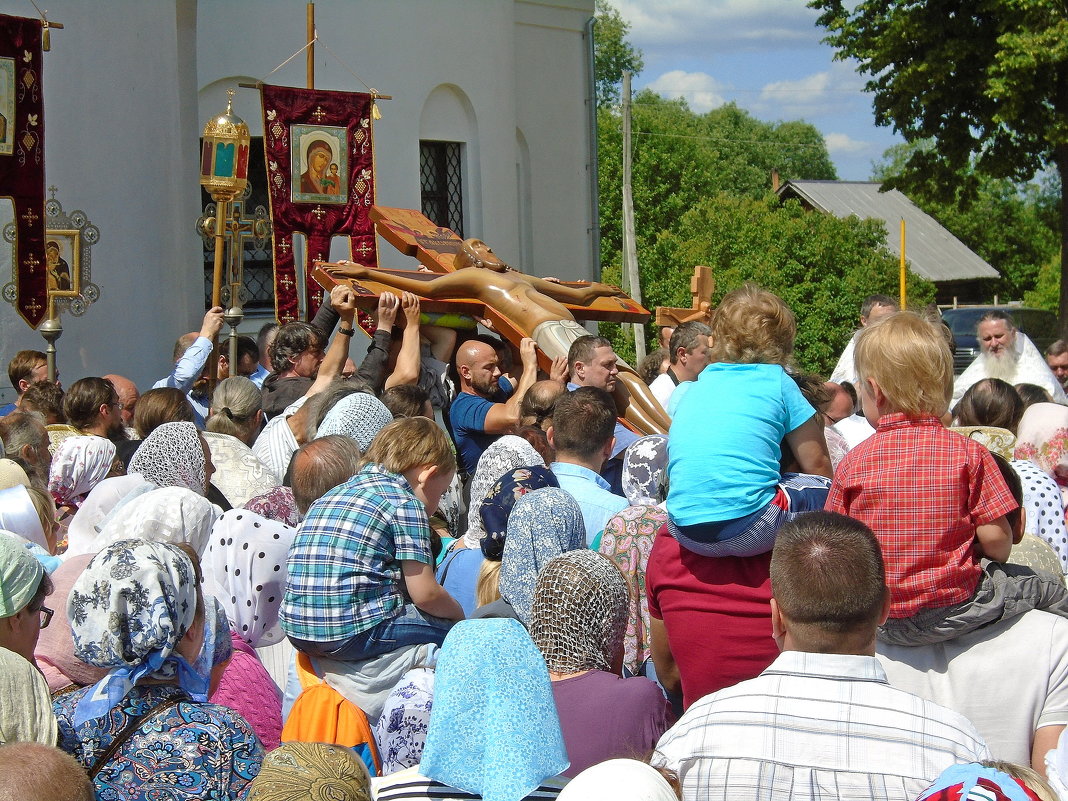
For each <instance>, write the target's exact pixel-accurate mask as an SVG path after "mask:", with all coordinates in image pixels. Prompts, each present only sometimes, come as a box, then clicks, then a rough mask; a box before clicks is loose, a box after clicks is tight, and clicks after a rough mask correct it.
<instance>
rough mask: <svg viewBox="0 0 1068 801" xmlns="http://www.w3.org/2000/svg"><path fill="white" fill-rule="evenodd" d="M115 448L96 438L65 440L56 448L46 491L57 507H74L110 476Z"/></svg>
mask: <svg viewBox="0 0 1068 801" xmlns="http://www.w3.org/2000/svg"><path fill="white" fill-rule="evenodd" d="M114 462H115V444H114V443H113V442H111V441H110V440H107V439H104V438H103V437H97V436H93V435H90V436H77V437H68V438H67V439H65V440H63V442H61V443H60V444H59V446H58V447H57V448H56V453H55V455H54V456H53V457H52V468H51V470H50V471H49V473H48V489H49V491H50V492H51V493H52V494H53V495H54V496H55V497H56V500H57V501H58V502H59V503H67V504H77V503H78V502H80V501H81V500H82V498H84V497H85V496H86V495H88V494H89V492H90V491H91V490H92V489H93V487H95V486H96V485H97V484H99V483H100V482H101V481H103V480H104V478H105V477H106V476H107V474H108V473H109V472H111V466H112V464H113V463H114Z"/></svg>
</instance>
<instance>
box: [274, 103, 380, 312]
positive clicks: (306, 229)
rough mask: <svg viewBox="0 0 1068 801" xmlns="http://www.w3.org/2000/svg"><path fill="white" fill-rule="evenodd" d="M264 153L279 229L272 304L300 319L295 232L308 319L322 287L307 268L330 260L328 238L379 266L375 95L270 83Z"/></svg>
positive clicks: (361, 260) (354, 258)
mask: <svg viewBox="0 0 1068 801" xmlns="http://www.w3.org/2000/svg"><path fill="white" fill-rule="evenodd" d="M261 98H262V102H263V149H264V155H265V156H266V162H267V182H268V184H269V186H268V189H269V190H270V192H269V196H270V201H271V222H272V224H273V226H274V303H275V313H276V314H277V316H278V321H279V322H281V323H287V322H290V321H293V320H296V319H297V312H298V301H297V298H298V294H297V287H298V285H299V279H298V277H297V271H296V264H295V262H294V258H293V234H294V233H303V234H304V235H305V237H307V248H306V251H305V252H306V263H305V264H304V265H303V267H304V268H305V269H304V270H303V273H304V286H305V292H306V295H307V298H308V304H307V305H308V309H307V312H308V316H309V317H311V315H313V314H314V313H315V310H316V308H317V307H318V293H319V292H320V291H321V289H320V287H319V285H318V284H317V283H316V282H315V281H314V280H313V279H312V278H311V275H310V272H311V271H310V270H308V269H307V266H308V263H310V262H311V261H314V260H315V259H323V260H328V259H329V257H330V239H331V237H334V236H347V237H348V239H349V258H350V259H351V260H352V261H355V262H359V263H360V264H365V265H367V266H369V267H377V266H378V252H377V245H376V242H375V229H374V224H373V223H372V221H371V218H370V211H371V206H373V205H374V202H375V194H374V155H373V152H372V143H371V139H372V124H371V95H369V94H362V93H357V92H321V91H317V90H313V89H294V88H292V87H288V86H268V85H266V84H265V85H264V86H263V88H262V92H261Z"/></svg>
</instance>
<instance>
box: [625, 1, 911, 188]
mask: <svg viewBox="0 0 1068 801" xmlns="http://www.w3.org/2000/svg"><path fill="white" fill-rule="evenodd" d="M610 2H611V3H612V4H613V5H614V6H615V7H616V8H617V9H618V10H619V12H620V14H621V15H622V16H623V18H624V19H625V20H627V22H629V23H630V26H631V28H630V34H629V37H628V38H629V40H630V42H631V44H633V45H634V46H636V47H638V48H640V49H641V51H642V55H643V57H644V59H645V68H644V69H643V70H642V72H641V74H639V75H638V76H637V77H636V78H635V81H634V88H635V90H637V89H641V88H644V87H649V88H651V89H654V90H656V91H657V92H659V93H660V94H662V95H665V96H668V97H684V98H685V99H686V101H687V102H688V103H689V104H690V108H692V109H693V110H695V111H698V112H704V111H708V110H709V109H711V108H714V107H716V106H718V105H720V104H722V103H724V102H730V101H733V102H735V103H737V104H738V105H739V106H741V107H742V108H744V109H746V110H747V111H749V112H750V113H751V114H753V115H754V116H755V117H757V118H759V119H762V120H766V121H769V122H774V121H777V120H797V119H802V120H804V121H805V122H808V123H811V124H812V125H814V126H815V127H816V128H817V129H818V130H819V131H820V132H821V133H822V134H823V136H824V139H825V140H826V142H827V149H828V151H829V152H830V155H831V159H832V160H833V161H834V164H835V168H836V169H837V170H838V177H839V178H840V179H842V180H850V181H863V180H867V179H868V178H869V177H870V175H871V165H872V162H873V161H877V160H878V159H879V158H880V157H881V156H882V154H883V151H884V150H886V148H888V147H890V146H891V145H894V144H897V143H899V142H901V141H903V140H902V139H901V137H899V136H898V135H897V134H895V133H894V132H893V130H892V129H891V128H880V127H877V126H876V125H875V118H874V115H873V113H872V103H871V96H870V95H869V94H866V93H865V92H864V91H863V86H864V78H863V76H861V75H858V74H857V73H856V72H855V71H854V64H852V63H847V62H840V61H834V60H833V56H834V50H833V49H832V48H831V47H830V46H829V45H826V44H823V43H822V42H821V41H820V40H821V39H822V37H823V35H824V31H823V29H822V28H819V27H817V26H816V16H817V14H816V12H815V11H813V10H811V9H809V8H806V6H805V3H804V2H803V0H610Z"/></svg>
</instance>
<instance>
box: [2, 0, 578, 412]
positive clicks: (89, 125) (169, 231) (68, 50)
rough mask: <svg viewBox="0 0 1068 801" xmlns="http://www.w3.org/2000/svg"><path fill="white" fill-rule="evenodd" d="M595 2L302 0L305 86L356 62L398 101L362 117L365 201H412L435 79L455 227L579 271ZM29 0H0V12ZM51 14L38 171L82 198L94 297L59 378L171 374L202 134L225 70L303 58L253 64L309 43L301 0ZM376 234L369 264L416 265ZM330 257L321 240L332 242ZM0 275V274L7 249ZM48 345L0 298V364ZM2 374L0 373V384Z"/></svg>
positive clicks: (545, 267) (62, 194)
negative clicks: (447, 130) (447, 139)
mask: <svg viewBox="0 0 1068 801" xmlns="http://www.w3.org/2000/svg"><path fill="white" fill-rule="evenodd" d="M593 5H594V3H593V0H552V2H528V0H397V1H396V2H382V1H381V0H320V1H319V2H317V3H316V5H315V10H316V21H317V25H318V29H319V31H320V36H321V42H320V44H319V45H318V46H317V47H316V53H315V69H316V85H317V87H319V88H322V89H341V90H348V91H365V87H363V85H362V84H360V82H359V81H358V80H357V79H356V78H355V77H354V76H353V75H352V74H351V72H355V73H356V74H357V75H359V76H360V77H361V78H363V80H365V81H367V83H368V84H369V85H370V86H373V87H375V88H376V89H378V90H379V91H380V92H382V93H385V94H391V95H393V97H394V99H393V100H390V101H382V102H381V110H382V115H383V118H382V119H381V120H379V121H377V122H376V124H375V139H376V164H377V200H378V202H379V203H380V204H382V205H389V206H399V207H403V208H419V206H420V199H419V193H420V187H419V138H420V134H421V131H428V130H429V131H430V132H433V127H434V126H433V124H430V123H426V124H424V120H423V114H424V111H426V110H427V109H428V108H433V107H434V105H435V104H436V103H437V102H438V100H439V98H437V97H435V91H436V90H439V89H440V88H441V87H455V90H456V91H457V97H462V98H463V100H464V102H465V103H466V104H467V108H466V109H465V114H466V115H467V120H466V123H467V129H468V131H474V132H475V135H476V136H477V141H472V142H469V143H467V147H466V157H467V160H468V162H467V163H466V164H465V169H464V178H465V181H466V182H467V187H466V188H465V233H466V234H467V235H468V236H478V237H481V238H484V239H485V240H486V241H488V242H489V243H490V244H491V245H492V246H493V247H494V249H495V250H496V251H497V252H498V253H500V254H501V256H502V257H504V258H505V259H506V260H509V261H512V262H513V263H515V264H516V265H517V266H520V267H522V268H523V269H525V270H527V271H529V272H531V273H534V274H539V275H557V276H560V277H562V278H588V277H591V276H592V275H593V270H594V268H593V259H592V255H591V254H592V252H593V247H592V242H591V239H590V237H591V234H590V230H591V222H590V220H591V207H592V206H591V197H590V192H591V188H590V180H589V174H588V169H587V168H588V162H589V135H588V130H587V128H588V117H587V110H586V106H585V102H586V96H587V94H588V82H589V77H588V74H587V69H586V62H585V59H586V55H585V53H586V50H585V44H584V41H583V25H584V23H585V21H586V19H588V18H589V17H590V16H592V14H593ZM27 8H28V6H26V4H25V3H24V2H23V0H18V2H16V0H0V12H2V13H10V14H18V15H25V14H26V13H27ZM48 9H49V15H50V17H51V18H53V19H55V20H57V21H59V22H62V23H64V24H65V25H66V26H67V28H66V29H65V30H62V31H55V32H53V34H52V39H53V49H52V52H51V53H49V54H47V55H46V58H45V72H44V87H45V116H46V124H47V132H46V147H47V152H46V158H47V165H48V166H47V169H48V174H47V181H48V183H50V184H55V185H56V186H57V187H59V191H58V192H57V196H56V197H57V199H59V200H60V202H61V203H62V204H63V206H64V209H65V210H66V211H67V212H70V211H72V210H74V209H83V210H84V211H85V212H86V214H87V215H88V216H89V218H90V219H91V220H92V221H93V222H94V223H95V224H96V225H97V226H99V228H100V231H101V240H100V243H99V244H98V245H96V247H95V248H94V250H93V265H94V268H93V281H94V282H95V283H97V284H98V285H99V286H100V287H101V298H100V300H99V301H98V302H97V304H95V305H94V306H93V307H91V308H90V309H89V311H88V312H87V313H86V315H85V316H84V317H82V318H74V317H71V316H69V315H65V316H64V317H63V319H62V322H63V326H64V333H63V336H62V338H61V339H60V340H59V342H58V348H59V367H60V372H61V374H62V378H63V381H64V384H66V385H69V384H70V383H71V382H73V381H74V380H75V379H77V378H80V377H82V376H85V375H99V374H103V373H105V372H116V371H118V372H121V373H123V374H125V375H128V376H129V377H130V378H132V379H133V380H134V381H136V382H137V383H138V385H139V386H140V387H141V388H142V391H143V390H145V389H147V388H148V387H149V386H150V385H151V383H152V382H153V381H154V380H156V379H157V378H159V377H161V376H162V375H165V374H166V372H167V370H169V369H170V358H169V357H170V351H171V347H172V345H173V342H174V339H175V337H176V336H177V335H178V334H179V333H182V332H185V331H189V330H193V329H195V328H196V327H197V326H198V324H199V320H200V317H201V316H202V297H203V274H202V271H201V270H202V267H201V265H202V242H201V239H200V237H199V236H198V235H197V234H196V233H195V231H194V223H195V221H196V219H197V217H198V216H199V214H200V213H201V208H200V195H199V188H198V185H197V175H198V163H197V150H198V148H197V141H198V137H199V135H200V131H201V129H202V128H203V125H204V122H205V121H206V120H207V119H208V118H209V117H211V116H212V115H214V114H217V113H219V112H220V111H222V110H223V109H224V108H225V90H226V89H227V88H229V87H236V84H237V83H238V82H250V81H254V80H258V79H266V80H269V81H273V82H275V83H279V84H288V85H293V86H303V85H304V84H305V66H304V64H305V60H304V55H303V53H302V54H301V55H299V56H297V57H296V58H294V59H293V60H292V61H291V62H290V63H289V64H288V65H286V66H285V67H283V68H282V69H280V70H279V71H278V72H277V73H275V74H274V75H272V76H270V77H269V78H268V74H269V73H270V72H271V70H273V69H274V68H275V67H276V66H278V64H279V63H281V62H282V61H284V60H285V59H286V58H288V57H289V56H290V55H291V54H293V53H294V52H296V51H297V50H298V49H299V48H300V47H301V46H302V45H303V44H304V43H305V4H304V3H303V2H294V0H199V1H198V0H153V2H151V3H144V2H135V0H109V2H107V3H87V2H84V0H52V2H50V3H49V5H48ZM328 48H329V49H328ZM331 51H332V52H331ZM350 70H351V72H350ZM235 111H236V112H237V113H238V114H240V115H241V116H242V117H244V118H245V120H246V121H247V122H248V123H249V126H250V128H251V130H252V133H253V135H258V134H261V133H262V124H261V122H260V108H259V96H258V93H257V92H255V91H254V90H251V89H238V93H237V97H236V99H235ZM524 176H525V177H524ZM521 179H522V180H521ZM521 221H522V222H521ZM2 222H3V220H0V224H2ZM380 244H381V245H382V247H381V249H380V253H381V263H382V266H387V267H389V266H392V267H402V266H409V265H412V266H414V263H413V260H411V259H409V258H407V257H404V256H401V255H400V254H399V253H397V252H396V251H394V250H393V249H392V248H391V247H389V246H388V245H385V244H384V243H381V242H380ZM343 253H344V249H343V247H338V246H337V245H335V250H334V251H333V254H332V255H334V256H335V257H339V256H341V255H343ZM0 273H2V274H3V275H4V276H5V278H4V281H5V282H6V281H7V280H9V279H7V278H6V276H7V275H8V274H9V273H10V256H9V254H8V253H4V254H3V255H2V256H0ZM261 322H262V320H256V319H248V320H246V322H245V324H244V325H243V326H242V330H243V331H254V330H255V329H257V328H258V327H259V325H260V323H261ZM44 347H45V344H44V341H43V340H42V339H41V337H40V335H39V334H36V333H35V332H33V331H31V330H30V329H29V328H28V327H27V326H26V325H25V323H23V322H22V321H21V319H20V318H19V317H18V316H17V314H16V313H15V311H14V309H13V308H12V307H10V306H8V305H7V304H3V305H2V306H0V367H6V364H7V361H9V360H10V358H11V357H12V356H13V355H14V353H15V351H17V350H19V349H23V348H36V349H40V350H44ZM356 352H357V355H358V354H359V352H360V348H359V346H358V345H357V348H356ZM6 383H7V382H6V377H0V395H2V394H3V391H4V385H6ZM10 394H11V393H10V391H8V393H7V395H8V397H10ZM5 400H6V398H5Z"/></svg>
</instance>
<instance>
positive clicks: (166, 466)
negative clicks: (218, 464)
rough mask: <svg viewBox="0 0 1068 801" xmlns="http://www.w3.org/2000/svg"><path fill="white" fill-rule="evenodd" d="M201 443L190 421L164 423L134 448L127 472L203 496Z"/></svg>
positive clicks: (204, 473) (158, 484) (205, 480)
mask: <svg viewBox="0 0 1068 801" xmlns="http://www.w3.org/2000/svg"><path fill="white" fill-rule="evenodd" d="M205 467H206V466H205V464H204V445H203V444H202V443H201V440H200V432H199V431H197V427H196V426H195V425H193V424H192V423H185V422H180V423H164V424H163V425H161V426H160V427H159V428H157V429H156V430H155V431H153V432H152V433H151V434H149V435H148V436H147V437H146V438H145V440H144V442H142V443H141V444H140V446H138V448H137V452H136V453H134V455H133V458H132V459H130V464H129V465H128V467H127V469H126V472H127V473H137V474H138V475H141V476H144V477H145V479H146V480H148V481H151V482H152V483H153V484H155V485H156V486H157V487H185V488H186V489H188V490H192V491H193V492H195V493H197V494H198V495H203V494H204V492H205V485H206V484H207V474H206V472H205Z"/></svg>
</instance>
